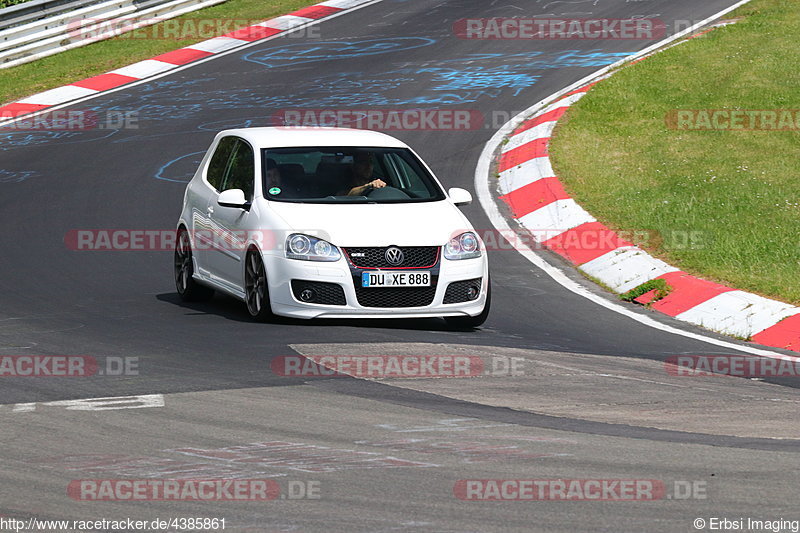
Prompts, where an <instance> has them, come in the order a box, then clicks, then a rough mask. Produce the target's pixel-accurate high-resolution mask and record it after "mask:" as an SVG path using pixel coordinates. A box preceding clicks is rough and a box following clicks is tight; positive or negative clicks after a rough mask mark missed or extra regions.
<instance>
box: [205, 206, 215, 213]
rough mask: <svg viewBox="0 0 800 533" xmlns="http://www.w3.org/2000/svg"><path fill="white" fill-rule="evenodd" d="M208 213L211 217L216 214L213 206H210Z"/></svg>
mask: <svg viewBox="0 0 800 533" xmlns="http://www.w3.org/2000/svg"><path fill="white" fill-rule="evenodd" d="M206 211H207V212H208V214H209V215H213V214H214V206H211V205H210V206H208V208H207V209H206Z"/></svg>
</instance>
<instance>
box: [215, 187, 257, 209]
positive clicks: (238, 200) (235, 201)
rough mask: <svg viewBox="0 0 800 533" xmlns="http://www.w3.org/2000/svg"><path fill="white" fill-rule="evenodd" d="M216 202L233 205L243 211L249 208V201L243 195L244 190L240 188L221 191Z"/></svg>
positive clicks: (224, 205)
mask: <svg viewBox="0 0 800 533" xmlns="http://www.w3.org/2000/svg"><path fill="white" fill-rule="evenodd" d="M217 203H218V204H219V205H221V206H222V207H233V208H238V209H244V210H245V211H248V210H249V209H250V202H248V201H247V199H246V198H245V197H244V191H243V190H241V189H228V190H227V191H222V192H221V193H220V194H219V197H218V198H217Z"/></svg>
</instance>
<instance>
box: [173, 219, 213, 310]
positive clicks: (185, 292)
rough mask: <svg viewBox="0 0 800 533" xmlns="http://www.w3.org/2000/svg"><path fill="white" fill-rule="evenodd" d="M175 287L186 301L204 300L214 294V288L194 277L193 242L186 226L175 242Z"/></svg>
mask: <svg viewBox="0 0 800 533" xmlns="http://www.w3.org/2000/svg"><path fill="white" fill-rule="evenodd" d="M174 265H175V288H176V289H177V290H178V296H180V297H181V300H183V301H184V302H202V301H206V300H210V299H211V297H212V296H214V290H213V289H210V288H208V287H205V286H203V285H200V284H199V283H197V282H196V281H195V280H194V278H193V277H192V276H193V275H194V262H193V260H192V242H191V240H189V232H187V231H186V230H185V229H184V228H181V229H180V230H178V238H177V239H176V242H175V259H174Z"/></svg>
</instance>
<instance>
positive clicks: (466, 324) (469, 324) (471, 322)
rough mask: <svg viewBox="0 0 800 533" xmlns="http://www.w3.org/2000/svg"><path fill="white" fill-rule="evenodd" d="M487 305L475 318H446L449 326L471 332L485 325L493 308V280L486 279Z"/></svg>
mask: <svg viewBox="0 0 800 533" xmlns="http://www.w3.org/2000/svg"><path fill="white" fill-rule="evenodd" d="M486 284H487V286H486V305H484V306H483V311H481V313H480V314H479V315H475V316H447V317H445V318H444V320H445V322H447V325H448V326H450V327H451V328H453V329H459V330H463V329H466V330H469V329H475V328H477V327H478V326H481V325H483V323H484V322H486V319H487V318H489V310H490V309H491V307H492V278H491V277H487V279H486Z"/></svg>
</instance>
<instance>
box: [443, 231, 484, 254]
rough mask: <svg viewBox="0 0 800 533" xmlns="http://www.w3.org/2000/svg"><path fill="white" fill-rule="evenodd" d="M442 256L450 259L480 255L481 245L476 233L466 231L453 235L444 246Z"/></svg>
mask: <svg viewBox="0 0 800 533" xmlns="http://www.w3.org/2000/svg"><path fill="white" fill-rule="evenodd" d="M444 256H445V257H446V258H447V259H452V260H458V259H472V258H473V257H480V256H481V246H480V241H478V237H477V235H475V234H474V233H472V232H471V231H468V232H466V233H462V234H461V235H459V236H457V237H453V238H452V239H450V242H448V243H447V244H446V245H445V247H444Z"/></svg>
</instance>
